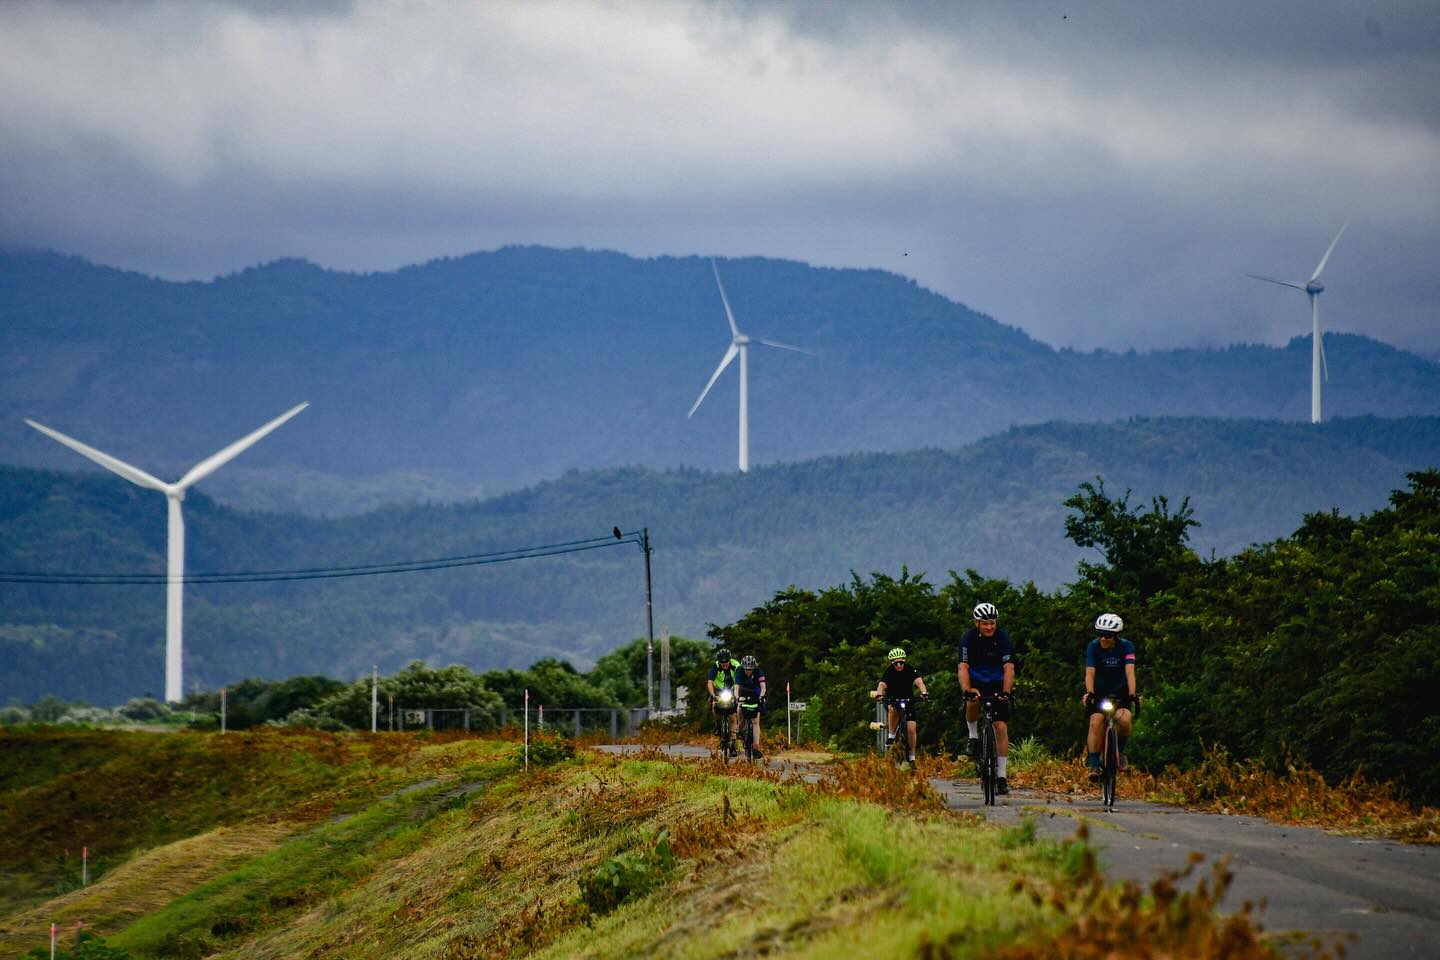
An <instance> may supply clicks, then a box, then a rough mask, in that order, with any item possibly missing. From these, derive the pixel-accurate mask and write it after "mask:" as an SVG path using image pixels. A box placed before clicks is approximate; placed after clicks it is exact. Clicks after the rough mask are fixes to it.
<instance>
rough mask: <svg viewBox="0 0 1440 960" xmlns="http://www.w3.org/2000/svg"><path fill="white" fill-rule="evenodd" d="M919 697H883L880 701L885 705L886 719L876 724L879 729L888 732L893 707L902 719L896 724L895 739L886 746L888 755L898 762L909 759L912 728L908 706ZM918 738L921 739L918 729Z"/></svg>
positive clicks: (904, 761)
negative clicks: (907, 714)
mask: <svg viewBox="0 0 1440 960" xmlns="http://www.w3.org/2000/svg"><path fill="white" fill-rule="evenodd" d="M918 699H919V698H918V697H881V698H880V699H879V701H878V702H879V703H880V704H881V705H882V706H883V707H884V711H883V714H884V717H885V719H884V720H883V721H881V722H880V723H878V724H876V725H874V726H875V727H876V728H877V729H881V730H885V731H887V733H888V731H889V729H890V709H891V708H892V707H893V708H894V709H895V711H896V712H897V713H899V714H900V720H899V722H898V723H896V724H895V739H894V740H891V741H890V743H889V746H887V747H886V748H885V753H886V755H887V756H889V757H890V758H891V759H892V760H894V762H895V763H897V764H898V763H906V762H908V759H909V755H910V728H909V726H908V724H909V720H908V719H907V717H906V713H907V712H908V709H907V708H908V707H909V705H910V704H912V703H915V702H917V701H918ZM917 727H918V724H917ZM916 739H917V740H918V739H919V731H918V730H917V731H916Z"/></svg>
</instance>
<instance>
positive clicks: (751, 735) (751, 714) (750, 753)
mask: <svg viewBox="0 0 1440 960" xmlns="http://www.w3.org/2000/svg"><path fill="white" fill-rule="evenodd" d="M759 715H760V703H759V701H745V700H742V701H740V739H741V741H742V742H743V743H744V744H745V759H746V760H754V759H755V718H756V717H757V716H759Z"/></svg>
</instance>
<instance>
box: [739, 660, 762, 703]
mask: <svg viewBox="0 0 1440 960" xmlns="http://www.w3.org/2000/svg"><path fill="white" fill-rule="evenodd" d="M764 682H765V671H764V670H762V669H760V668H759V667H756V668H755V671H754V672H753V673H750V674H747V673H746V672H745V671H744V670H743V669H742V670H741V671H740V672H739V673H737V674H735V691H736V694H737V695H738V696H739V697H740V699H741V700H743V701H745V702H747V703H754V702H755V701H757V700H759V699H760V685H761V684H762V683H764Z"/></svg>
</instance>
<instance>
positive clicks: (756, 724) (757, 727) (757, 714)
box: [750, 710, 762, 750]
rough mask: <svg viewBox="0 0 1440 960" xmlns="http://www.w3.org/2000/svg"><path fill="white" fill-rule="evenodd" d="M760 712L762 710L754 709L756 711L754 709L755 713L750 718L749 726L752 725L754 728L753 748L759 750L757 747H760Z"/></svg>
mask: <svg viewBox="0 0 1440 960" xmlns="http://www.w3.org/2000/svg"><path fill="white" fill-rule="evenodd" d="M761 712H762V711H760V710H756V711H755V715H754V716H753V717H751V718H750V726H752V727H753V728H754V729H755V749H756V750H759V749H760V714H761Z"/></svg>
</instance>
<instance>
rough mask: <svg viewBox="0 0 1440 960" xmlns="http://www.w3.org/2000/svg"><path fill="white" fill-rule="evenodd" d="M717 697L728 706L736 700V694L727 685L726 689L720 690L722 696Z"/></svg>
mask: <svg viewBox="0 0 1440 960" xmlns="http://www.w3.org/2000/svg"><path fill="white" fill-rule="evenodd" d="M717 699H718V700H719V701H720V702H721V703H722V704H724V705H725V706H727V707H728V706H730V704H731V703H733V702H734V701H735V694H734V693H733V692H732V691H731V690H730V688H729V687H726V688H725V689H724V690H721V691H720V696H719V697H718V698H717Z"/></svg>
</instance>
